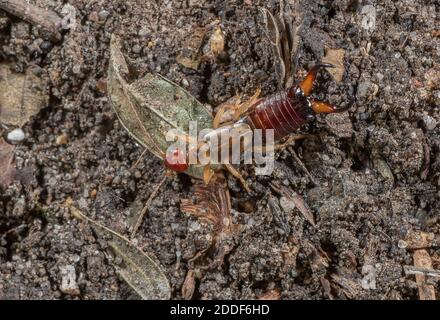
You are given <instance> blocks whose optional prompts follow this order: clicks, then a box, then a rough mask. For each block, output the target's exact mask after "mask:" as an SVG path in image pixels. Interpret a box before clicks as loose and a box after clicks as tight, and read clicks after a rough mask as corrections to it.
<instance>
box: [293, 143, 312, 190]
mask: <svg viewBox="0 0 440 320" xmlns="http://www.w3.org/2000/svg"><path fill="white" fill-rule="evenodd" d="M288 150H289V152H290V154H291V155H292V156H293V159H294V160H295V161H296V162H297V163H298V165H299V166H300V167H301V169H302V170H303V171H304V173H305V174H306V175H307V176H308V177H309V179H310V181H311V182H312V183H313V184H314V185H315V186H316V185H317V183H316V181H315V179H313V176H312V175H311V174H310V172H309V170H307V168H306V166H305V165H304V163H303V162H302V161H301V159H300V158H299V157H298V155H297V154H296V152H295V150H293V148H292V147H289V148H288Z"/></svg>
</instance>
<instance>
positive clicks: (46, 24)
mask: <svg viewBox="0 0 440 320" xmlns="http://www.w3.org/2000/svg"><path fill="white" fill-rule="evenodd" d="M0 9H2V10H5V11H6V12H8V13H10V14H12V15H14V16H16V17H18V18H20V19H23V20H24V21H27V22H29V23H31V24H33V25H34V26H37V27H39V28H40V29H42V30H43V31H44V32H46V33H47V35H48V37H49V38H50V39H51V40H52V41H55V42H56V41H60V40H61V32H60V31H61V21H62V19H61V18H60V16H59V15H58V14H57V13H56V12H54V11H51V10H46V9H42V8H40V7H37V6H35V5H32V4H30V3H28V1H26V0H1V1H0Z"/></svg>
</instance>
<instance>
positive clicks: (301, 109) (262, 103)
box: [241, 64, 346, 140]
mask: <svg viewBox="0 0 440 320" xmlns="http://www.w3.org/2000/svg"><path fill="white" fill-rule="evenodd" d="M322 67H333V65H330V64H319V65H316V66H315V67H313V68H312V69H311V70H310V72H309V73H308V75H307V77H306V78H305V79H304V81H303V82H301V84H300V85H298V86H294V87H291V88H289V89H287V90H285V91H281V92H278V93H275V94H274V95H272V96H269V97H267V98H263V99H261V100H259V101H257V102H256V103H255V104H254V105H253V106H252V107H251V108H250V111H249V112H248V114H247V115H246V116H244V117H243V118H242V119H241V121H242V122H245V123H247V124H248V125H249V126H250V127H251V128H252V129H262V130H263V131H264V130H267V129H273V130H274V136H275V140H280V139H282V138H284V137H285V136H287V135H289V134H290V133H293V132H295V131H296V130H297V129H299V128H300V127H301V126H302V125H303V124H304V123H306V122H307V121H309V120H312V119H313V118H314V114H316V113H333V112H341V111H344V110H346V109H345V108H344V109H338V108H335V107H333V106H332V105H330V104H328V103H326V102H322V101H318V100H313V99H312V98H310V97H309V95H310V94H311V92H312V90H313V83H314V81H315V79H316V74H317V72H318V70H319V69H320V68H322Z"/></svg>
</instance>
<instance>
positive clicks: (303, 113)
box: [243, 88, 313, 140]
mask: <svg viewBox="0 0 440 320" xmlns="http://www.w3.org/2000/svg"><path fill="white" fill-rule="evenodd" d="M311 112H313V110H312V108H311V104H310V101H308V100H307V98H306V97H305V96H304V95H303V94H301V93H299V92H298V93H296V92H295V89H294V88H292V89H290V90H288V91H281V92H278V93H276V94H274V95H272V96H270V97H267V98H265V99H261V100H260V101H258V102H257V103H256V104H255V105H254V106H253V107H252V109H251V112H250V113H249V114H248V115H247V116H245V117H244V119H243V121H244V122H246V123H247V124H248V125H249V126H250V127H251V128H252V129H262V130H263V131H264V130H266V129H274V135H275V140H280V139H281V138H284V137H285V136H287V135H289V134H290V133H292V132H294V131H296V130H297V129H298V128H299V127H301V126H302V125H303V124H304V123H305V122H307V121H308V120H309V118H310V117H313V115H312V113H311Z"/></svg>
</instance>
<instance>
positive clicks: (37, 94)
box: [0, 63, 49, 127]
mask: <svg viewBox="0 0 440 320" xmlns="http://www.w3.org/2000/svg"><path fill="white" fill-rule="evenodd" d="M45 88H46V86H45V84H44V82H43V80H42V79H41V78H40V77H37V76H36V75H34V73H33V72H32V70H31V69H30V68H28V69H26V71H25V73H24V74H22V73H15V72H12V71H11V65H9V64H6V63H0V123H2V124H5V125H11V126H17V127H22V126H23V125H25V124H26V123H27V122H28V121H29V119H30V118H31V117H32V116H34V115H36V114H37V113H38V112H40V110H41V109H42V108H44V107H46V106H47V103H48V101H49V98H48V95H47V93H46V89H45Z"/></svg>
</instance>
